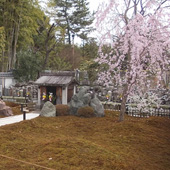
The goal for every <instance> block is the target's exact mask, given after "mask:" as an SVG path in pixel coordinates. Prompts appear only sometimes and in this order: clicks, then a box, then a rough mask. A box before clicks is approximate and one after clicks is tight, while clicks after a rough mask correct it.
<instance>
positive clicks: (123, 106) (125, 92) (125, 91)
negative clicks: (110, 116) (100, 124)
mask: <svg viewBox="0 0 170 170" xmlns="http://www.w3.org/2000/svg"><path fill="white" fill-rule="evenodd" d="M127 97H128V84H126V85H125V87H124V89H123V94H122V102H121V109H120V115H119V122H121V121H123V120H124V115H125V112H126V101H127Z"/></svg>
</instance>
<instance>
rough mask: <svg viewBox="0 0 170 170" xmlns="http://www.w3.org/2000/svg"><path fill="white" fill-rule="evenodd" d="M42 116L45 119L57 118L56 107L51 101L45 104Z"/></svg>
mask: <svg viewBox="0 0 170 170" xmlns="http://www.w3.org/2000/svg"><path fill="white" fill-rule="evenodd" d="M40 116H44V117H55V116H56V107H55V106H54V105H53V104H52V103H51V102H49V101H47V102H45V104H44V106H43V108H42V110H41V113H40Z"/></svg>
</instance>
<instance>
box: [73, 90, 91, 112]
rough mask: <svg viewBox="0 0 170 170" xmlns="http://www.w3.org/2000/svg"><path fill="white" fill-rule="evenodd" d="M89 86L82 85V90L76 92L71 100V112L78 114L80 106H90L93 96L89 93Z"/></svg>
mask: <svg viewBox="0 0 170 170" xmlns="http://www.w3.org/2000/svg"><path fill="white" fill-rule="evenodd" d="M87 91H88V88H87V87H82V88H81V89H80V91H79V92H78V93H77V94H75V95H74V96H73V97H72V99H71V102H70V114H71V115H77V111H78V109H79V108H81V107H84V106H88V103H90V100H91V97H90V94H88V93H87Z"/></svg>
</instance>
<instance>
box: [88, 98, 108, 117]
mask: <svg viewBox="0 0 170 170" xmlns="http://www.w3.org/2000/svg"><path fill="white" fill-rule="evenodd" d="M90 106H91V107H92V108H93V109H94V111H95V115H96V117H103V116H104V115H105V113H104V107H103V105H102V103H101V102H100V100H99V99H98V98H97V96H96V95H95V97H94V98H93V99H91V102H90Z"/></svg>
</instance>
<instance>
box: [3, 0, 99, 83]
mask: <svg viewBox="0 0 170 170" xmlns="http://www.w3.org/2000/svg"><path fill="white" fill-rule="evenodd" d="M46 5H48V9H49V10H48V11H47V10H46V11H45V10H43V7H42V5H41V4H40V1H38V0H24V1H23V0H15V1H11V0H1V1H0V71H1V72H6V71H13V72H14V75H15V78H17V79H18V80H19V81H25V82H28V81H30V80H35V79H36V78H37V77H38V75H39V73H40V72H41V71H43V70H53V71H59V70H60V71H62V70H74V69H77V68H78V69H80V70H88V71H89V73H94V72H95V70H96V68H97V66H98V64H97V63H95V62H94V59H95V58H96V57H97V51H98V45H97V41H96V39H95V38H93V37H90V33H91V32H93V31H94V27H93V26H92V25H93V24H92V23H93V21H94V15H95V13H94V12H93V13H92V12H91V11H90V9H89V2H88V1H87V0H68V1H65V0H50V1H48V3H47V4H46ZM75 39H79V42H80V43H79V44H76V43H75ZM94 75H95V74H93V75H90V77H91V78H92V79H93V78H94Z"/></svg>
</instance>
